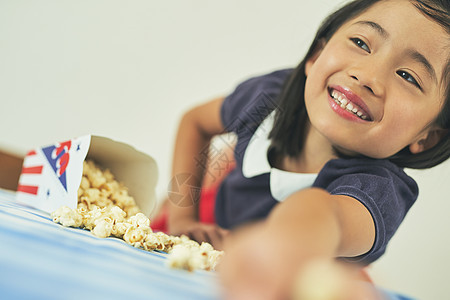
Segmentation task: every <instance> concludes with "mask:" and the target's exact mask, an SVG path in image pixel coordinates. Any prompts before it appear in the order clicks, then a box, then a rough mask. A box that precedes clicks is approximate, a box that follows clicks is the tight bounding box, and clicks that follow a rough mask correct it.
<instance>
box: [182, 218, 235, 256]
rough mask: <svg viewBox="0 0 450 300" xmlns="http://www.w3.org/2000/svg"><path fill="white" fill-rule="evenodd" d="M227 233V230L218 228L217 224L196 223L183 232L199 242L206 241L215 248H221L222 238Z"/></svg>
mask: <svg viewBox="0 0 450 300" xmlns="http://www.w3.org/2000/svg"><path fill="white" fill-rule="evenodd" d="M228 233H229V231H228V230H226V229H223V228H220V227H218V226H217V225H212V224H202V223H197V224H195V225H194V226H192V227H190V228H188V230H186V232H185V233H184V234H185V235H187V236H188V237H189V238H190V239H192V240H195V241H197V242H199V243H202V242H207V243H210V244H211V245H212V246H213V247H214V248H215V249H216V250H222V249H223V240H224V238H225V236H227V235H228Z"/></svg>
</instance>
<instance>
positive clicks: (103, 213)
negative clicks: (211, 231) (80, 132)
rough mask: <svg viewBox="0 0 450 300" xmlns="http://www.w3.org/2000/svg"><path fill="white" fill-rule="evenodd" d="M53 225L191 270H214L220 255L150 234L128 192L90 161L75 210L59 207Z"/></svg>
mask: <svg viewBox="0 0 450 300" xmlns="http://www.w3.org/2000/svg"><path fill="white" fill-rule="evenodd" d="M51 216H52V218H53V222H55V223H60V224H61V225H63V226H66V227H80V228H84V229H87V230H90V231H91V232H92V233H93V234H94V235H95V236H97V237H101V238H106V237H109V236H114V237H117V238H121V239H123V240H124V241H125V242H126V243H128V244H130V245H132V246H134V247H137V248H141V249H144V250H147V251H152V250H158V251H163V252H166V253H169V257H168V260H167V262H168V265H169V266H171V267H174V268H180V269H185V270H189V271H193V270H196V269H201V270H214V268H215V266H216V264H217V262H218V261H219V259H220V258H221V256H222V255H223V252H222V251H217V250H215V249H214V248H213V247H212V246H211V245H210V244H208V243H202V244H201V245H200V244H199V243H197V242H196V241H193V240H191V239H189V238H188V237H187V236H181V237H177V236H171V235H167V234H165V233H163V232H153V231H152V229H151V227H150V220H149V219H148V218H147V217H146V216H145V215H144V214H143V213H141V212H139V208H138V206H137V205H136V202H135V200H134V198H133V197H131V196H130V195H128V190H127V188H126V187H124V186H123V185H122V184H120V183H118V182H117V181H116V180H115V179H114V176H113V175H112V174H111V172H110V171H109V170H105V171H102V170H100V169H99V168H98V167H97V166H96V165H95V164H94V163H93V162H92V161H88V162H84V165H83V177H82V180H81V184H80V188H79V189H78V206H77V209H71V208H69V207H67V206H62V207H60V208H59V209H57V210H56V211H54V212H53V213H52V214H51Z"/></svg>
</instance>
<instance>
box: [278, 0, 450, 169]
mask: <svg viewBox="0 0 450 300" xmlns="http://www.w3.org/2000/svg"><path fill="white" fill-rule="evenodd" d="M380 1H383V0H356V1H352V2H350V3H348V4H346V5H345V6H343V7H341V8H340V9H338V10H337V11H335V12H334V13H333V14H331V15H330V16H328V17H327V18H326V19H325V20H324V21H323V22H322V24H321V26H320V27H319V29H318V31H317V33H316V36H315V37H314V40H313V42H312V44H311V46H310V48H309V50H308V52H307V53H306V55H305V58H304V59H303V60H302V61H301V62H300V64H299V65H298V66H297V67H296V68H295V69H294V70H293V72H292V74H291V75H290V76H289V78H288V79H287V80H286V82H285V83H284V87H283V89H282V91H281V93H280V95H279V98H278V107H279V109H277V110H276V113H275V122H274V126H273V129H272V131H271V132H270V135H269V138H271V140H272V148H273V151H274V152H275V153H276V154H277V155H283V156H285V155H286V156H290V157H296V156H298V155H299V154H300V152H301V150H302V145H303V143H304V138H305V130H306V124H307V120H308V116H307V112H306V108H305V99H304V92H305V82H306V75H305V65H306V62H307V60H308V59H309V58H311V57H312V56H313V55H314V54H315V52H316V51H317V50H318V49H319V47H320V46H321V43H323V42H324V41H325V42H328V41H329V40H330V38H331V37H332V36H333V35H334V33H335V32H336V31H337V30H338V29H339V28H340V27H341V26H342V25H343V24H344V23H346V22H347V21H349V20H350V19H352V18H354V17H356V16H358V15H360V14H361V13H363V12H364V11H366V10H367V9H368V8H370V7H371V6H372V5H373V4H375V3H377V2H380ZM411 2H412V3H413V4H414V5H415V6H416V7H417V8H418V9H419V10H420V11H421V12H422V13H423V14H424V15H426V16H427V17H429V18H431V19H432V20H433V21H435V22H437V23H438V24H440V25H441V26H442V27H444V28H445V30H446V31H447V32H448V33H449V34H450V21H449V9H450V1H448V0H411ZM449 69H450V59H449V61H448V62H447V66H446V68H444V74H443V77H442V80H443V82H447V88H446V90H445V95H446V97H445V99H444V105H443V108H442V111H441V112H440V113H439V115H438V116H437V118H436V120H435V124H436V125H437V126H439V127H440V128H442V129H446V133H445V135H444V136H443V137H441V139H440V141H439V142H438V143H437V145H435V146H434V147H432V148H430V149H428V150H425V151H423V152H420V153H417V154H412V153H411V152H410V151H409V147H405V148H404V149H402V150H400V151H399V152H398V153H396V154H394V155H393V156H391V157H388V158H387V159H389V160H390V161H392V162H393V163H395V164H396V165H398V166H399V167H407V168H414V169H425V168H431V167H433V166H435V165H438V164H439V163H441V162H443V161H445V160H446V159H448V158H449V157H450V138H449V136H450V87H449V82H450V74H449V73H450V72H449ZM299 137H300V138H299Z"/></svg>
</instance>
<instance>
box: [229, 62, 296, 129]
mask: <svg viewBox="0 0 450 300" xmlns="http://www.w3.org/2000/svg"><path fill="white" fill-rule="evenodd" d="M292 71H293V69H283V70H277V71H274V72H270V73H267V74H264V75H259V76H255V77H251V78H249V79H247V80H245V81H243V82H242V83H240V84H239V85H238V86H237V87H236V89H235V90H234V91H233V92H232V93H231V94H229V95H228V96H227V97H226V98H225V100H224V102H223V104H222V108H221V117H222V122H223V124H224V125H225V127H229V126H231V123H232V122H234V121H235V120H236V117H238V116H239V115H243V114H244V115H247V116H250V115H252V113H251V111H253V110H259V109H260V108H261V106H262V107H263V108H264V110H265V111H267V112H269V111H271V110H272V109H273V108H274V107H276V106H277V98H278V95H279V94H280V92H281V90H282V88H283V85H284V82H285V81H286V80H287V78H288V77H289V75H290V74H291V73H292Z"/></svg>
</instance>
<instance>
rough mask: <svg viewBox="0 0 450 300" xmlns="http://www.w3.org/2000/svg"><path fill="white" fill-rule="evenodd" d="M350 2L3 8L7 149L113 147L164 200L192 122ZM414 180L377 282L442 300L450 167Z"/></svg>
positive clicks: (176, 1)
mask: <svg viewBox="0 0 450 300" xmlns="http://www.w3.org/2000/svg"><path fill="white" fill-rule="evenodd" d="M340 2H342V1H336V0H315V1H307V0H278V1H261V0H259V1H258V0H240V1H239V0H228V1H213V0H167V1H155V0H132V1H118V0H89V1H88V0H77V1H69V0H41V1H32V0H28V1H27V0H0V148H2V149H3V150H7V151H11V152H16V153H19V154H24V153H25V152H26V151H27V150H29V149H32V148H35V147H36V146H41V145H47V144H51V143H53V142H55V141H61V140H64V139H67V138H71V137H76V136H80V135H84V134H87V133H93V134H97V135H103V136H107V137H110V138H114V139H117V140H120V141H123V142H126V143H129V144H131V145H133V146H134V147H136V148H138V149H139V150H141V151H144V152H146V153H148V154H150V155H151V156H153V157H154V158H155V160H156V161H157V163H158V165H159V169H160V170H159V173H160V179H159V184H158V190H157V193H158V195H159V197H160V198H162V197H163V196H164V194H165V193H164V192H165V189H166V186H167V184H168V182H169V179H170V178H169V173H170V164H171V163H170V161H171V156H172V147H173V143H174V135H175V132H176V128H177V123H178V120H179V119H180V117H181V115H182V113H183V112H184V111H185V110H186V109H188V108H190V107H192V106H193V105H195V104H198V103H200V102H202V101H206V100H209V99H211V98H213V97H216V96H219V95H226V94H227V93H229V92H231V91H232V89H233V88H234V87H235V86H236V84H238V83H239V82H240V81H242V80H243V79H246V78H248V77H249V76H252V75H257V74H262V73H265V72H269V71H272V70H275V69H279V68H284V67H293V66H295V64H297V63H298V62H299V61H300V59H301V58H302V56H303V55H304V53H305V51H306V50H307V47H308V46H309V43H310V41H311V39H312V37H313V35H314V33H315V30H316V29H317V27H318V25H319V23H320V22H321V20H322V19H323V18H324V17H325V16H326V15H327V14H328V13H329V12H331V11H332V10H333V9H334V8H335V7H337V6H338V5H339V4H340ZM414 175H417V176H416V177H417V178H418V181H419V184H420V185H421V186H422V187H423V192H422V194H421V198H420V199H419V202H418V203H417V205H416V206H415V207H414V208H413V209H412V211H411V213H410V214H409V215H408V216H407V219H406V221H405V223H404V224H403V225H402V227H401V228H400V231H399V234H398V235H397V236H396V237H394V240H393V242H392V244H391V247H390V248H389V249H388V253H387V255H386V256H385V257H384V258H382V259H381V260H380V261H379V262H378V263H376V264H375V265H374V267H373V274H374V277H375V280H376V282H378V283H379V284H381V285H383V286H387V287H389V288H392V289H394V290H398V291H401V292H404V293H407V294H410V295H413V296H416V297H420V298H422V299H443V298H446V297H443V295H445V294H446V295H449V294H450V292H449V291H448V290H447V289H446V288H445V287H446V286H445V283H446V282H445V281H444V278H445V277H446V275H447V274H446V271H447V269H448V267H450V263H449V262H450V258H449V257H448V253H450V251H449V250H450V246H449V245H450V238H449V235H448V233H447V232H446V229H448V228H449V224H450V222H449V217H448V211H449V210H450V204H449V201H447V200H448V198H449V197H448V191H449V187H448V186H447V183H448V178H449V177H450V176H449V175H450V163H446V164H444V165H443V166H441V167H440V168H436V169H433V170H431V171H426V172H414ZM447 298H449V297H448V296H447Z"/></svg>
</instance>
